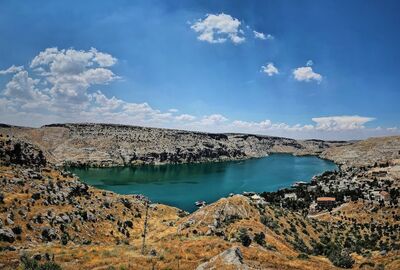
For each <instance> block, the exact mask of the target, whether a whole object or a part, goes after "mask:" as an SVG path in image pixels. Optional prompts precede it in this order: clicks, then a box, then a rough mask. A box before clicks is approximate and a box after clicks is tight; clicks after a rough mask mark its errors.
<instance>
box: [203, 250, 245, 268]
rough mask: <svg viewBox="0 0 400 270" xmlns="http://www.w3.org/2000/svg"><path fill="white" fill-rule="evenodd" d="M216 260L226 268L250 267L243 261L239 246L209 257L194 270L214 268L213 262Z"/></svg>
mask: <svg viewBox="0 0 400 270" xmlns="http://www.w3.org/2000/svg"><path fill="white" fill-rule="evenodd" d="M217 261H218V262H221V263H223V265H224V266H226V267H227V268H228V267H229V269H241V270H246V269H250V268H249V267H248V266H247V265H245V264H244V263H243V255H242V252H241V251H240V249H239V247H231V248H230V249H227V250H225V251H224V252H222V253H220V254H218V255H217V256H215V257H213V258H211V259H210V260H209V261H208V262H205V263H202V264H200V265H199V266H198V267H197V268H196V270H206V269H215V267H213V264H214V263H215V262H217Z"/></svg>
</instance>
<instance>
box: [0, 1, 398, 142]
mask: <svg viewBox="0 0 400 270" xmlns="http://www.w3.org/2000/svg"><path fill="white" fill-rule="evenodd" d="M399 8H400V3H399V2H398V1H365V0H363V1H251V2H250V1H232V0H229V1H29V2H28V1H1V2H0V35H1V40H0V70H1V71H0V106H1V107H0V113H1V116H0V122H5V123H9V124H18V125H28V126H40V125H43V124H48V123H52V122H114V123H123V124H134V125H146V126H155V127H168V128H182V129H190V130H201V131H211V132H231V131H234V132H250V133H260V134H270V135H279V136H289V137H295V138H324V139H353V138H365V137H369V136H380V135H395V134H398V133H399V129H398V128H399V127H400V122H399V115H400V106H399V105H398V104H399V100H400V91H399V85H400V70H399V68H398V63H399V62H400V50H399V49H398V48H400V35H399V30H398V25H400V17H399V16H398V10H399ZM100 58H101V59H100ZM99 59H100V60H99ZM10 67H12V68H10Z"/></svg>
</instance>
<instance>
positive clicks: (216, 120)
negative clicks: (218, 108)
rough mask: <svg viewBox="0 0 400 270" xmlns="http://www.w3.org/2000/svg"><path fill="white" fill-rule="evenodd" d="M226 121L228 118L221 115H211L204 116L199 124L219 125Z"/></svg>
mask: <svg viewBox="0 0 400 270" xmlns="http://www.w3.org/2000/svg"><path fill="white" fill-rule="evenodd" d="M226 121H228V118H226V117H225V116H223V115H221V114H211V115H208V116H204V117H203V118H202V119H201V121H200V124H203V125H207V126H209V125H215V124H220V123H223V122H226Z"/></svg>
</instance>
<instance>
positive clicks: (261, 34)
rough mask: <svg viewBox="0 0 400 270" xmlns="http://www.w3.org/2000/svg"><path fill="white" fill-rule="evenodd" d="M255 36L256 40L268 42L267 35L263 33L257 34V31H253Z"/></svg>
mask: <svg viewBox="0 0 400 270" xmlns="http://www.w3.org/2000/svg"><path fill="white" fill-rule="evenodd" d="M253 34H254V37H255V38H258V39H262V40H266V39H267V37H266V36H265V34H264V33H262V32H257V31H255V30H253Z"/></svg>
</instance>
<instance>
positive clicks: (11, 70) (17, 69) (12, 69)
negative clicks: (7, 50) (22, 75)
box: [0, 65, 24, 75]
mask: <svg viewBox="0 0 400 270" xmlns="http://www.w3.org/2000/svg"><path fill="white" fill-rule="evenodd" d="M22 70H24V67H23V66H15V65H12V66H11V67H9V68H8V69H4V70H0V75H6V74H12V73H17V72H20V71H22Z"/></svg>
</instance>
